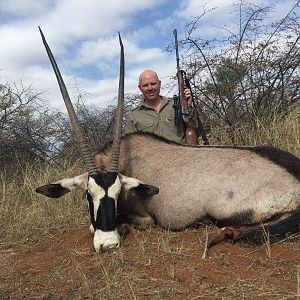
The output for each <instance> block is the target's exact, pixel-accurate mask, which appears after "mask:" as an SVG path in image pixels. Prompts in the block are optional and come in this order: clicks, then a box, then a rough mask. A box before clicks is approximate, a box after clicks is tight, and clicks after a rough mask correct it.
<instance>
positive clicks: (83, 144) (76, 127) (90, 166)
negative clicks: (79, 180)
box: [39, 27, 97, 175]
mask: <svg viewBox="0 0 300 300" xmlns="http://www.w3.org/2000/svg"><path fill="white" fill-rule="evenodd" d="M39 30H40V34H41V36H42V40H43V44H44V46H45V48H46V51H47V54H48V57H49V59H50V62H51V65H52V67H53V70H54V73H55V76H56V78H57V81H58V85H59V88H60V91H61V94H62V97H63V99H64V101H65V105H66V107H67V110H68V113H69V116H70V120H71V124H72V128H73V131H74V134H75V136H76V139H77V141H78V145H79V148H80V151H81V155H82V157H83V160H84V163H85V166H86V168H87V170H88V172H89V174H90V175H92V174H94V173H96V172H97V168H96V165H95V163H94V160H93V156H92V152H91V149H90V147H89V144H88V143H87V140H86V139H85V137H84V135H83V132H82V129H81V127H80V124H79V121H78V118H77V116H76V113H75V110H74V107H73V105H72V102H71V100H70V97H69V94H68V91H67V89H66V86H65V83H64V81H63V79H62V76H61V74H60V71H59V68H58V66H57V64H56V61H55V59H54V56H53V54H52V52H51V50H50V48H49V46H48V44H47V42H46V39H45V36H44V34H43V32H42V30H41V28H40V27H39Z"/></svg>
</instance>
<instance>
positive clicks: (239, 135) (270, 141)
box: [210, 106, 300, 156]
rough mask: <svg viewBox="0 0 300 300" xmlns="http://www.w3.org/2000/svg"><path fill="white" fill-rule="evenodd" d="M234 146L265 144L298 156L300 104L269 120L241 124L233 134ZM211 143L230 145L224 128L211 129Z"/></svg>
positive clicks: (299, 153) (299, 149) (299, 152)
mask: <svg viewBox="0 0 300 300" xmlns="http://www.w3.org/2000/svg"><path fill="white" fill-rule="evenodd" d="M234 140H235V145H236V146H248V145H249V146H255V145H267V146H273V147H278V148H281V149H284V150H287V151H289V152H291V153H293V154H295V155H297V156H300V106H298V107H296V108H295V109H293V110H292V111H290V113H288V114H287V115H286V116H284V117H282V116H278V115H275V116H273V118H272V120H271V121H268V122H264V121H260V120H259V119H256V122H255V125H252V126H250V125H248V124H246V125H241V126H240V127H238V128H236V132H235V135H234ZM210 142H211V144H222V145H231V144H232V143H231V139H230V136H229V134H228V132H227V131H226V130H221V129H220V128H219V127H218V128H215V129H213V130H212V132H211V135H210Z"/></svg>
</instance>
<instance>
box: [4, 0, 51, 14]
mask: <svg viewBox="0 0 300 300" xmlns="http://www.w3.org/2000/svg"><path fill="white" fill-rule="evenodd" d="M51 2H52V1H50V0H48V1H47V0H43V1H40V0H26V1H20V0H9V1H5V0H3V1H0V11H2V12H3V13H7V14H10V15H13V16H22V17H24V16H29V15H31V16H32V15H36V14H39V13H42V12H44V11H45V10H47V9H48V8H49V6H50V4H51Z"/></svg>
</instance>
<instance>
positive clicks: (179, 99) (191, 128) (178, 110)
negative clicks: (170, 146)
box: [173, 29, 209, 145]
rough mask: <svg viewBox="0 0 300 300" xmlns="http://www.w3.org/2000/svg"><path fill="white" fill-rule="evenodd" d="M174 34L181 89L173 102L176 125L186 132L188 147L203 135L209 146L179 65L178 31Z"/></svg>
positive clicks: (197, 142)
mask: <svg viewBox="0 0 300 300" xmlns="http://www.w3.org/2000/svg"><path fill="white" fill-rule="evenodd" d="M173 34H174V37H175V50H176V63H177V79H178V89H179V96H177V95H174V96H173V100H174V104H173V108H174V110H175V125H176V126H180V127H181V129H183V130H185V138H186V143H187V144H188V145H198V144H199V141H198V137H199V136H200V135H201V136H202V139H203V141H204V145H208V144H209V142H208V139H207V136H206V133H205V130H204V128H203V124H202V122H201V119H200V117H199V114H198V112H197V109H196V105H195V100H194V96H193V93H192V90H191V85H190V82H189V80H188V79H187V77H186V73H185V71H183V70H181V69H180V65H179V52H178V40H177V29H174V30H173ZM185 88H188V89H189V90H190V91H191V96H192V103H193V106H194V109H195V113H196V117H197V122H198V127H196V124H195V122H194V120H193V119H192V114H193V113H192V112H191V109H190V108H189V107H188V104H187V101H186V99H185V97H184V94H183V91H184V89H185Z"/></svg>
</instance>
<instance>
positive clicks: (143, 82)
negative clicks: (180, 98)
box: [126, 70, 192, 144]
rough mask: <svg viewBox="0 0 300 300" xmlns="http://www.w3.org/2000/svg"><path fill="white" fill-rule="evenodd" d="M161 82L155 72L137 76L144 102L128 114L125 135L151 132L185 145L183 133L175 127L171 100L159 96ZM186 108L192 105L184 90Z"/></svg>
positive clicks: (186, 91)
mask: <svg viewBox="0 0 300 300" xmlns="http://www.w3.org/2000/svg"><path fill="white" fill-rule="evenodd" d="M160 87H161V82H160V80H159V78H158V75H157V73H156V72H154V71H152V70H146V71H144V72H143V73H141V75H140V76H139V89H140V91H141V93H142V94H143V96H144V100H143V101H142V102H141V103H140V104H139V105H138V106H137V107H136V108H135V109H133V111H132V112H131V113H130V115H129V118H128V123H127V130H126V131H127V133H132V132H151V133H154V134H156V135H158V136H162V137H164V138H166V139H168V140H171V141H175V142H178V143H182V144H185V143H186V141H185V136H184V132H182V131H181V130H180V128H178V126H175V112H174V108H173V99H168V98H166V97H163V96H161V95H160ZM183 93H184V96H185V98H186V100H187V103H188V106H189V107H190V106H191V105H192V97H191V91H190V90H189V89H185V90H184V92H183Z"/></svg>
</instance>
